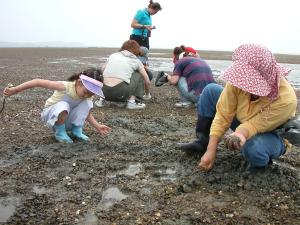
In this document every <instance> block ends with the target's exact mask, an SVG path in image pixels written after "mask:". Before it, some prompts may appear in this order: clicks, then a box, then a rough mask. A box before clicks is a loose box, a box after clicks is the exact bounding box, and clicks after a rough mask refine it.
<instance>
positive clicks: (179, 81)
mask: <svg viewBox="0 0 300 225" xmlns="http://www.w3.org/2000/svg"><path fill="white" fill-rule="evenodd" d="M176 48H177V47H176ZM176 48H174V51H173V52H175V49H176ZM174 63H175V67H174V70H173V74H172V75H169V74H167V73H164V72H160V73H159V74H158V76H157V79H156V82H155V85H156V86H160V85H162V84H163V83H166V82H169V83H170V84H171V85H174V86H176V87H177V90H178V92H179V95H180V102H177V103H176V104H175V107H178V108H181V107H184V108H187V107H190V106H192V105H195V104H197V102H198V99H199V97H200V94H201V93H202V90H203V89H204V87H205V86H206V85H208V84H210V83H215V80H214V78H213V75H212V71H211V68H210V67H209V65H208V64H207V63H206V62H205V61H204V60H203V59H201V58H200V57H199V56H198V55H196V54H188V53H187V54H185V52H182V53H180V54H179V55H176V56H175V57H174Z"/></svg>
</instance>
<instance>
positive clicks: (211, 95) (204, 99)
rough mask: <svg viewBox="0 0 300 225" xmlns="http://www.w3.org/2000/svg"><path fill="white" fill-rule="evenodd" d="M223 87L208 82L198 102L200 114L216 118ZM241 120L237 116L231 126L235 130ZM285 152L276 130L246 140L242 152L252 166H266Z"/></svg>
mask: <svg viewBox="0 0 300 225" xmlns="http://www.w3.org/2000/svg"><path fill="white" fill-rule="evenodd" d="M222 90H223V87H222V86H220V85H218V84H208V85H207V86H206V87H205V88H204V89H203V91H202V94H201V95H200V98H199V100H198V104H197V112H198V115H199V116H200V117H201V116H204V117H210V118H214V117H215V114H216V105H217V102H218V99H219V97H220V95H221V93H222ZM239 124H240V122H239V121H238V120H237V119H236V118H235V119H234V120H233V121H232V123H231V126H230V128H231V129H232V130H235V129H236V128H237V127H238V125H239ZM284 152H285V145H284V143H283V140H282V138H281V137H279V136H278V135H277V134H276V133H275V132H273V131H272V132H265V133H258V134H256V135H255V136H253V137H251V138H250V139H248V140H247V141H246V143H245V144H244V146H243V147H242V148H241V153H242V155H243V156H244V157H245V159H246V160H247V161H248V162H249V164H250V166H251V167H261V166H266V165H268V163H269V162H270V161H271V160H272V159H277V158H279V157H280V156H281V155H282V154H284Z"/></svg>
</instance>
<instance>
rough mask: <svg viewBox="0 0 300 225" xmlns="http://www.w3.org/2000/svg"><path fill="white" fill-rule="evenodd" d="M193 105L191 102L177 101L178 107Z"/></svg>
mask: <svg viewBox="0 0 300 225" xmlns="http://www.w3.org/2000/svg"><path fill="white" fill-rule="evenodd" d="M192 105H193V104H192V103H191V102H177V103H175V107H176V108H189V107H191V106H192Z"/></svg>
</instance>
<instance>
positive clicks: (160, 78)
mask: <svg viewBox="0 0 300 225" xmlns="http://www.w3.org/2000/svg"><path fill="white" fill-rule="evenodd" d="M167 76H168V74H167V73H165V72H164V71H160V72H158V74H157V77H156V79H155V82H154V84H155V86H156V87H159V86H162V85H163V84H165V83H167V82H168V78H167Z"/></svg>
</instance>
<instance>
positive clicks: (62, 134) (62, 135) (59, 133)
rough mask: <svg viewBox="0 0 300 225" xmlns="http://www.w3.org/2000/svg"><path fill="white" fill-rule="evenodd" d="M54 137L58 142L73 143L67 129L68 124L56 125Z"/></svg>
mask: <svg viewBox="0 0 300 225" xmlns="http://www.w3.org/2000/svg"><path fill="white" fill-rule="evenodd" d="M53 128H54V137H55V139H56V140H57V141H58V142H61V143H73V140H72V139H71V138H70V137H69V136H68V134H67V131H66V125H65V124H61V125H54V126H53Z"/></svg>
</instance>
